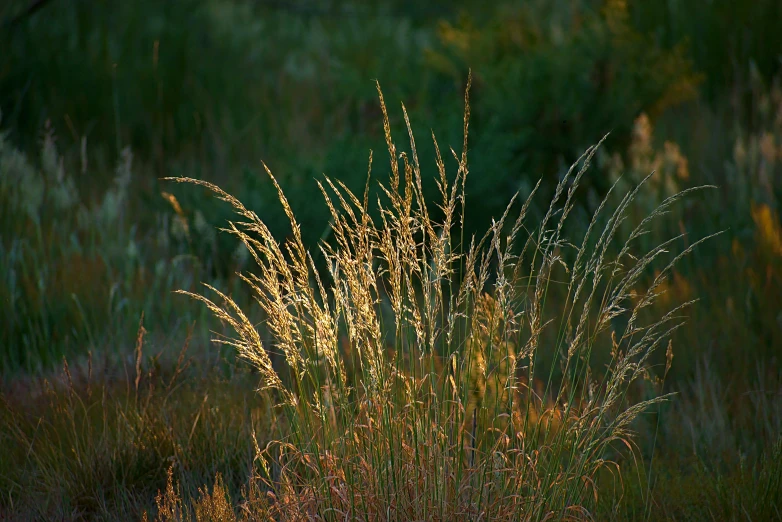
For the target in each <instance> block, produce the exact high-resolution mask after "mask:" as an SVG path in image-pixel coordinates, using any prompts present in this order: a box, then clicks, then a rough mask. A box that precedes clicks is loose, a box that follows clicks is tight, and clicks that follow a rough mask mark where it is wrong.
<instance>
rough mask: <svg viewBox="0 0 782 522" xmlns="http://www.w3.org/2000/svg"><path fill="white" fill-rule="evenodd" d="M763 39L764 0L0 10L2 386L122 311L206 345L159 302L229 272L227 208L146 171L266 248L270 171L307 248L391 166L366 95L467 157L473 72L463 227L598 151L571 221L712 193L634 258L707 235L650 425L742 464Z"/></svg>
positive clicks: (771, 326) (756, 235)
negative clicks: (641, 185) (330, 191)
mask: <svg viewBox="0 0 782 522" xmlns="http://www.w3.org/2000/svg"><path fill="white" fill-rule="evenodd" d="M31 6H32V8H31ZM780 26H782V3H780V2H778V1H777V0H755V1H753V2H736V1H733V0H697V1H691V0H668V1H664V2H663V1H659V2H646V1H633V0H528V1H523V2H522V1H518V2H510V1H498V2H479V1H477V0H450V1H445V0H431V1H428V2H418V1H414V0H382V1H378V2H363V1H350V0H331V1H320V2H315V1H308V0H296V1H290V2H288V1H284V2H283V1H276V0H254V1H253V0H247V1H242V0H177V1H170V2H160V1H153V0H136V1H134V2H111V1H108V0H69V1H64V0H43V1H40V2H36V1H30V0H11V1H10V2H9V1H6V2H3V3H2V5H0V49H2V52H0V111H2V119H1V120H0V132H2V134H1V135H0V310H1V311H2V313H0V376H3V378H5V377H10V376H13V375H21V374H37V373H40V372H42V371H43V372H45V371H48V370H50V369H51V368H53V367H54V366H55V365H57V364H60V363H61V361H62V357H63V356H64V355H67V356H69V357H78V356H85V354H87V353H88V352H90V351H91V352H94V353H95V354H103V355H104V356H105V357H107V358H112V357H113V358H119V359H121V358H123V357H125V356H126V355H127V354H128V353H130V351H131V350H129V348H131V347H132V345H133V342H134V339H135V332H136V330H137V328H138V323H139V318H140V316H141V313H142V312H144V314H145V318H146V319H145V326H146V329H147V330H148V331H149V333H150V336H153V337H155V336H157V337H158V338H159V339H160V342H161V343H163V344H165V343H166V342H168V341H170V340H172V339H179V340H181V338H182V337H183V336H184V332H185V330H186V329H187V327H188V326H190V325H193V324H195V325H196V328H197V329H200V330H198V331H199V332H201V333H202V334H203V335H202V336H201V337H202V338H205V337H206V335H207V330H208V329H209V327H210V326H211V327H214V324H212V323H211V321H208V320H207V319H206V316H205V313H204V311H203V310H202V309H201V307H199V306H198V305H197V304H194V303H192V302H190V301H189V300H187V299H185V298H182V297H181V296H175V295H172V293H171V292H172V290H174V289H178V288H185V289H191V290H194V289H196V286H197V285H198V283H199V282H200V281H203V280H206V281H210V282H211V283H212V284H214V285H216V286H217V287H219V288H223V289H226V290H228V291H232V292H235V293H236V292H240V290H239V289H238V288H239V286H238V285H237V280H236V279H237V278H236V276H235V275H234V274H235V272H236V270H238V269H241V268H244V267H245V266H246V265H247V262H248V260H247V259H246V255H245V252H244V251H243V250H242V249H239V248H237V246H238V245H237V244H236V243H235V242H233V241H232V240H231V239H230V238H229V237H228V235H227V234H222V233H219V232H217V231H216V229H215V227H219V226H222V225H224V224H225V222H226V219H227V218H228V217H229V215H230V214H229V212H230V210H229V209H228V208H226V207H225V206H222V205H220V204H219V203H218V202H216V201H215V200H214V199H213V198H212V197H211V195H210V194H208V193H206V192H204V191H202V190H200V189H196V188H194V187H192V186H172V184H171V183H166V182H161V181H160V178H162V177H165V176H180V175H185V176H191V177H197V178H203V179H208V180H210V181H213V182H216V183H217V184H219V185H220V186H222V187H223V188H225V189H226V190H228V191H229V192H231V193H233V194H235V195H237V196H238V197H239V198H240V199H242V201H243V202H244V203H245V204H246V205H247V206H248V207H250V208H251V209H253V210H255V211H256V212H257V213H258V214H259V215H260V216H262V218H263V219H264V220H265V221H266V222H267V223H268V224H269V225H270V228H271V229H272V231H273V232H274V233H275V234H276V235H277V236H278V237H279V238H280V239H283V238H284V237H285V235H286V234H287V233H288V229H287V226H286V219H285V216H284V214H283V212H282V209H281V208H280V206H279V205H278V204H277V202H276V199H277V198H276V195H275V193H274V191H273V190H272V187H271V184H270V182H269V181H268V179H267V178H266V176H265V175H264V174H263V169H262V167H261V163H260V161H261V160H263V161H265V162H266V163H267V164H268V165H269V167H270V168H271V170H272V171H273V172H274V173H275V175H276V176H277V177H278V179H279V180H280V183H281V185H282V187H283V189H284V190H285V191H286V193H287V195H288V199H289V201H290V202H291V204H292V206H293V210H294V212H295V213H296V215H297V217H298V219H299V221H300V223H301V224H302V228H303V232H304V236H305V240H306V241H307V242H309V244H311V245H313V246H314V245H315V244H316V242H317V241H318V240H320V239H321V238H325V237H327V235H328V227H327V226H326V223H327V221H328V217H327V213H326V212H327V211H326V208H325V206H324V205H320V204H313V201H320V195H319V194H318V193H317V188H316V185H315V183H314V179H319V178H320V177H321V176H322V175H323V174H326V175H328V176H330V177H332V178H338V179H341V180H343V181H344V182H345V183H346V184H347V185H348V186H349V187H350V188H352V189H356V190H360V189H361V187H363V185H364V183H365V180H366V166H367V158H368V151H369V150H370V149H374V150H375V151H379V152H381V151H383V150H384V142H383V129H382V118H381V114H380V109H379V104H378V101H377V95H376V91H375V87H374V84H373V80H375V79H376V80H378V81H379V82H380V84H381V86H382V88H383V91H384V95H385V98H386V101H387V102H388V103H389V104H390V106H391V107H393V106H396V104H398V103H399V102H404V104H405V105H406V107H407V109H408V111H409V113H410V118H411V122H412V126H413V129H414V131H416V135H417V136H418V137H419V138H418V140H419V143H418V146H419V156H420V157H421V158H422V159H423V158H433V157H434V153H433V148H432V145H431V140H427V139H424V137H426V136H428V135H429V131H430V129H431V130H432V131H434V133H435V134H436V135H437V137H438V140H439V142H440V144H441V146H442V147H447V146H453V147H454V148H455V149H458V147H459V146H460V143H461V118H462V114H461V103H462V102H461V100H462V97H463V89H464V84H465V80H466V76H467V71H468V69H470V68H471V69H472V71H473V75H474V85H473V92H472V120H471V143H470V169H471V170H470V177H469V178H468V186H467V193H468V198H469V199H468V212H467V219H468V223H467V227H468V232H472V231H477V230H481V229H483V228H484V227H485V225H487V224H488V223H490V221H491V218H492V217H497V216H498V215H499V214H500V213H501V212H502V210H503V209H504V206H505V204H506V203H507V201H508V199H509V196H510V194H512V193H514V192H516V191H520V192H521V195H522V196H523V197H526V195H527V194H528V192H529V191H530V190H531V188H532V187H533V186H534V184H535V183H536V182H537V180H538V179H542V180H543V185H542V187H543V190H544V192H548V193H549V194H550V191H552V190H553V187H554V186H555V184H556V182H557V181H558V180H559V179H560V177H561V176H562V174H563V173H564V171H565V170H566V168H567V166H569V165H570V164H571V163H572V162H573V161H574V160H575V159H577V158H578V156H579V155H580V154H581V153H582V152H583V150H584V149H585V148H586V147H588V146H589V145H591V144H594V143H596V142H597V141H599V140H600V138H602V137H603V136H604V135H605V134H606V133H609V132H610V133H611V134H610V136H609V138H608V139H607V141H606V143H605V144H604V146H603V148H602V150H601V152H600V154H599V161H598V165H597V167H596V168H595V169H593V171H592V172H591V173H590V174H589V175H588V181H587V183H588V184H589V189H588V191H587V195H586V196H585V197H584V198H583V201H580V202H579V212H580V213H581V214H582V216H583V219H582V222H586V221H585V220H586V218H587V216H588V215H590V214H591V211H593V210H594V208H595V207H596V205H597V204H598V202H599V201H600V199H601V197H602V196H603V195H604V194H605V192H606V190H607V189H608V188H609V187H610V186H611V184H613V183H614V182H615V181H616V180H617V179H618V178H619V177H620V176H621V177H622V178H621V180H620V182H619V183H620V184H625V186H629V184H632V183H634V182H637V181H639V180H640V179H642V178H643V177H645V176H646V175H647V174H649V173H651V172H652V171H656V173H655V175H654V176H653V177H652V179H651V180H650V185H649V188H648V189H646V190H645V191H644V192H643V193H642V196H641V204H640V206H639V208H638V212H643V211H649V210H651V209H652V208H653V207H654V206H655V205H656V204H658V203H659V202H660V201H662V199H664V198H665V197H667V196H669V195H671V194H673V193H674V192H676V191H678V190H682V189H685V188H688V187H692V186H697V185H703V184H712V185H716V186H717V187H718V188H717V189H716V190H712V191H709V192H706V193H703V194H702V195H700V196H695V197H693V198H690V199H688V200H687V202H686V204H684V205H682V206H680V207H678V208H677V209H676V210H675V211H673V212H672V213H671V214H670V215H669V216H667V219H666V221H665V226H664V227H662V228H661V229H660V230H659V231H656V232H655V233H654V234H652V235H653V236H655V237H649V238H648V241H650V242H655V244H656V242H659V238H662V237H668V236H669V235H670V234H671V233H676V234H681V235H682V237H681V239H680V241H679V242H678V243H677V245H676V246H677V247H678V248H681V247H682V246H686V245H687V244H689V243H691V242H692V241H693V240H695V239H697V238H700V237H702V236H704V235H707V234H709V233H712V232H715V231H720V230H724V231H725V233H724V234H722V235H721V236H719V237H718V238H716V239H714V240H712V241H710V242H708V243H707V244H705V245H703V246H702V247H701V248H699V249H698V250H697V251H696V252H695V254H694V255H693V256H691V257H690V258H688V260H687V261H686V262H685V263H684V264H682V265H681V267H680V269H679V272H677V273H676V275H675V277H673V278H672V279H671V280H670V281H668V283H667V291H668V294H667V295H668V296H670V299H671V302H674V301H675V302H680V301H684V300H687V299H690V298H694V297H699V298H700V299H701V301H700V302H699V303H698V304H697V305H696V306H695V307H694V308H692V309H691V310H690V312H689V314H690V316H691V317H690V321H689V323H688V325H687V326H686V327H685V328H683V329H681V330H680V331H678V332H677V333H676V334H675V336H674V350H675V353H676V356H675V362H674V366H673V370H672V372H673V377H674V381H673V382H674V384H671V385H670V387H671V389H672V390H674V391H680V392H681V393H682V400H681V401H679V402H678V403H677V404H678V405H673V406H670V408H672V411H671V415H680V416H681V417H680V418H681V419H685V420H682V421H681V422H676V423H674V422H671V423H670V424H669V425H667V426H666V428H665V430H663V431H665V432H666V434H667V435H668V438H667V439H666V440H668V441H670V445H669V447H670V448H673V449H672V450H671V451H674V449H675V450H676V451H681V452H683V453H685V454H688V455H690V454H691V455H695V456H696V457H698V458H699V459H706V458H708V457H709V456H710V455H712V456H714V455H720V456H721V457H720V458H722V459H728V460H729V461H730V460H731V459H733V460H735V461H736V462H738V461H739V460H740V459H741V458H743V457H741V456H742V455H747V454H755V455H760V454H761V453H762V452H763V451H764V449H765V448H766V446H768V445H770V444H771V443H773V442H774V441H775V440H776V438H777V437H779V434H780V433H782V411H780V406H779V404H780V403H782V401H779V400H778V397H779V394H780V393H782V370H781V369H780V365H779V364H780V362H779V360H778V358H779V354H780V353H781V352H780V348H779V347H780V346H782V297H780V296H782V226H781V224H780V217H779V216H780V208H779V206H780V202H782V83H781V82H782V31H779V27H780ZM400 115H401V111H393V110H392V127H393V128H394V129H395V132H396V134H397V136H403V135H404V134H403V133H404V132H405V131H404V127H403V121H402V120H401V118H400ZM394 118H395V119H394ZM423 168H424V171H425V173H426V172H427V171H428V172H430V173H431V174H432V175H434V173H435V172H436V171H435V165H434V162H433V161H430V162H429V163H427V160H426V159H424V160H423ZM387 170H388V167H387V164H386V163H385V161H377V158H376V161H375V169H374V174H373V175H374V176H375V177H380V178H382V177H383V176H385V175H386V171H387ZM432 177H433V176H432ZM432 189H434V185H433V184H432V185H431V186H430V187H429V188H428V190H432ZM538 201H539V202H540V203H541V204H543V202H547V201H548V200H547V198H546V194H544V195H541V196H540V197H539V199H538ZM541 210H542V209H537V210H536V211H538V212H540V211H541ZM639 215H640V214H639ZM658 233H659V235H657V234H658ZM238 299H239V300H240V301H241V298H238ZM176 342H177V344H179V342H180V341H176ZM774 397H777V400H776V401H773V398H774ZM688 408H689V409H688ZM670 418H672V419H673V418H677V417H670ZM686 419H689V420H686ZM698 419H700V420H698ZM688 422H689V424H688ZM715 423H720V424H719V426H716V425H715ZM713 433H719V434H720V435H713ZM677 444H678V446H677ZM696 448H697V449H696ZM709 452H710V453H709ZM696 460H697V459H696ZM672 489H675V488H672Z"/></svg>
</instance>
